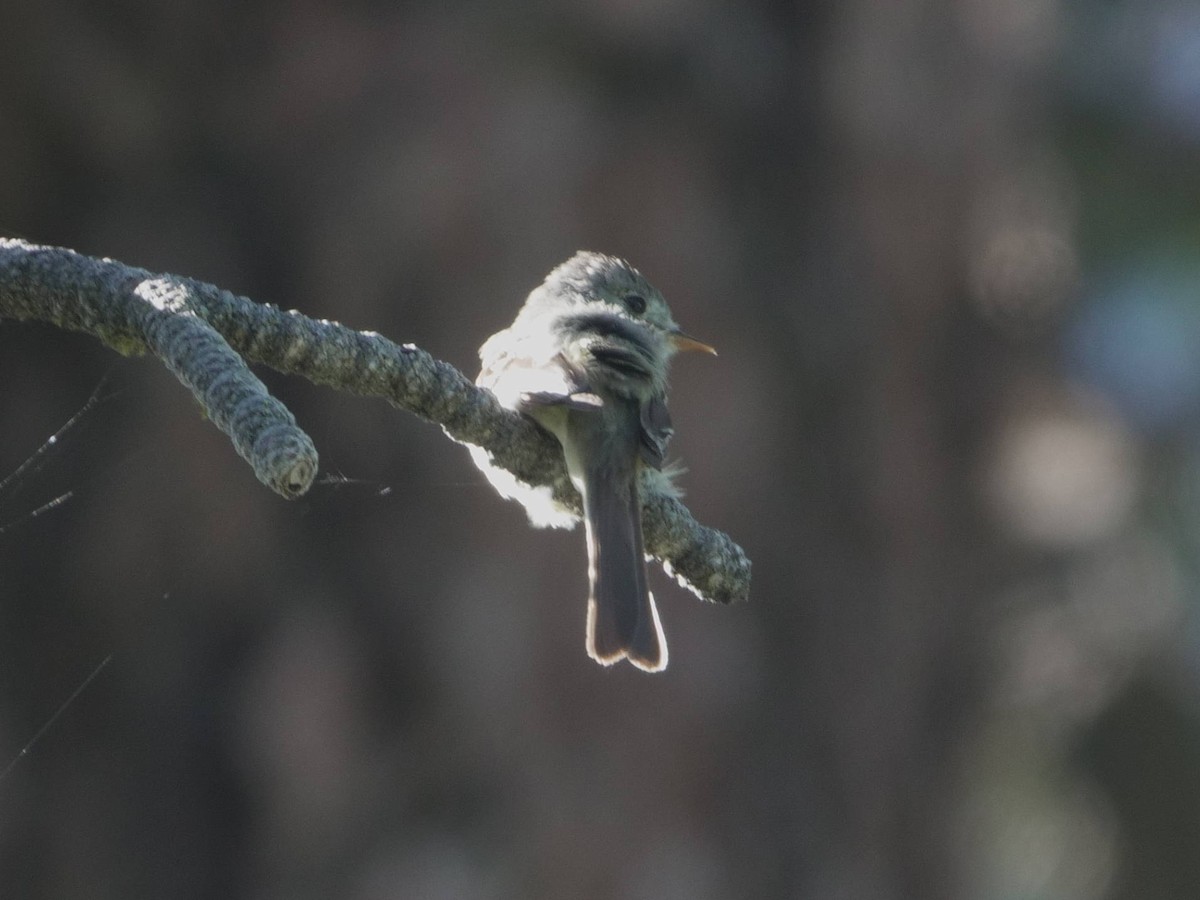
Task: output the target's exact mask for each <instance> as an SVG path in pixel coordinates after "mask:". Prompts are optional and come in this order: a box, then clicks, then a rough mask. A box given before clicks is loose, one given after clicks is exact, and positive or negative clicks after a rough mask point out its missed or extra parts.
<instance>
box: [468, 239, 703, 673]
mask: <svg viewBox="0 0 1200 900" xmlns="http://www.w3.org/2000/svg"><path fill="white" fill-rule="evenodd" d="M684 350H689V351H701V352H706V353H712V354H714V355H715V353H716V351H715V350H714V349H713V348H712V347H711V346H709V345H708V344H705V343H702V342H701V341H698V340H696V339H695V338H693V337H691V336H690V335H688V334H686V333H685V332H684V331H682V330H681V329H680V328H679V326H678V325H676V324H675V320H674V319H673V318H672V316H671V310H670V308H669V307H668V306H667V302H666V300H665V299H664V298H663V295H662V294H661V293H660V292H659V291H658V290H657V289H656V288H655V287H654V286H653V285H651V284H650V282H649V281H647V280H646V278H645V277H644V276H643V275H642V274H641V273H640V272H639V271H638V270H637V269H635V268H634V267H633V266H631V265H630V264H629V263H628V262H626V261H625V260H623V259H619V258H617V257H613V256H608V255H606V254H603V253H596V252H593V251H586V250H584V251H580V252H578V253H576V254H575V255H574V256H573V257H571V258H570V259H569V260H567V261H566V262H564V263H562V264H561V265H559V266H558V267H556V268H555V269H553V270H552V271H551V272H550V273H549V274H548V275H547V276H546V278H545V280H544V281H543V282H542V283H541V284H540V285H539V286H537V287H536V288H534V289H533V291H532V292H530V294H529V296H528V298H527V299H526V301H525V304H524V305H523V306H522V307H521V309H520V311H519V312H518V314H517V316H516V318H515V319H514V320H513V323H512V324H511V325H510V326H509V327H508V328H505V329H503V330H501V331H499V332H497V333H496V334H494V335H492V336H491V337H490V338H488V340H487V341H486V342H485V343H484V344H483V346H482V347H480V350H479V356H480V361H481V363H482V368H481V370H480V373H479V377H478V378H477V379H476V384H477V385H478V386H480V387H484V388H487V389H489V390H491V391H492V392H493V393H494V394H495V395H496V397H497V399H498V400H499V401H500V403H501V405H503V406H504V407H506V408H508V409H511V410H515V411H517V412H520V413H523V414H525V415H526V416H528V417H529V418H531V419H532V420H533V421H534V422H536V423H537V424H538V425H540V426H541V427H542V428H544V429H545V430H546V431H548V432H550V433H551V434H552V435H554V437H555V438H557V440H558V443H559V444H560V445H561V447H562V451H563V457H564V460H565V462H566V466H567V472H568V474H569V475H570V478H571V482H572V483H573V484H574V485H575V488H576V489H577V490H578V491H579V493H580V495H581V496H582V498H583V519H584V526H585V538H586V543H587V553H588V582H589V594H588V601H587V631H586V641H585V646H586V648H587V652H588V655H589V656H591V658H592V659H594V660H595V661H596V662H598V663H601V664H602V665H606V666H608V665H612V664H614V663H616V662H619V661H620V660H622V659H627V660H628V661H629V662H630V663H632V664H633V665H634V666H636V667H638V668H639V669H642V670H644V671H647V672H661V671H662V670H664V669H665V668H666V666H667V642H666V638H665V636H664V634H663V628H662V621H661V619H660V618H659V614H658V608H657V606H656V604H655V602H654V595H653V594H652V593H651V592H650V589H649V587H648V586H647V579H646V561H645V554H644V548H643V540H642V516H641V512H642V507H641V499H640V496H639V490H638V481H639V475H640V473H641V471H642V470H643V469H645V468H647V467H648V468H649V469H651V470H653V471H656V472H660V473H662V474H663V478H662V479H661V482H660V483H663V484H664V485H669V483H670V477H669V472H664V470H663V467H664V462H665V458H666V452H667V444H668V442H669V441H670V439H671V435H672V434H673V429H672V425H671V417H670V414H669V412H668V410H667V375H668V370H669V367H670V362H671V358H672V356H674V355H675V353H676V352H678V351H684ZM472 458H473V459H474V461H475V464H476V465H477V466H478V467H479V468H480V469H481V470H482V471H483V472H484V474H485V475H486V476H487V477H488V479H489V481H491V483H492V484H493V486H494V487H496V489H497V490H498V491H499V492H500V493H501V494H502V495H504V496H506V497H510V498H513V499H517V500H519V501H520V502H521V503H522V504H523V505H524V506H525V508H526V512H527V513H528V515H529V518H530V521H531V522H532V523H533V524H534V525H538V526H547V525H548V526H556V527H571V526H573V525H574V522H575V517H574V515H573V514H572V513H571V512H570V511H569V510H566V509H564V508H562V507H560V506H558V505H557V504H555V503H554V502H553V501H552V499H551V497H550V490H549V489H548V488H544V487H540V488H539V487H533V486H530V485H527V484H524V483H523V482H520V481H518V480H517V479H516V478H515V476H513V475H511V474H510V473H508V472H507V471H506V470H504V469H501V468H499V467H498V466H494V465H492V464H491V461H490V458H489V457H488V455H487V453H486V452H485V451H483V450H482V449H481V448H477V447H475V448H472Z"/></svg>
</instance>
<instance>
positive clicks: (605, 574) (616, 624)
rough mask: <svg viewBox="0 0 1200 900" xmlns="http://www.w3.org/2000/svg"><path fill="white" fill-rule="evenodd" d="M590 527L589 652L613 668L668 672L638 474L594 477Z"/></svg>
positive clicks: (589, 491) (587, 508)
mask: <svg viewBox="0 0 1200 900" xmlns="http://www.w3.org/2000/svg"><path fill="white" fill-rule="evenodd" d="M583 494H584V519H585V522H586V524H587V545H588V576H589V580H590V582H591V596H590V597H589V598H588V619H587V651H588V655H590V656H591V657H592V659H594V660H596V661H597V662H599V663H602V664H604V665H612V664H613V663H615V662H617V661H618V660H620V659H625V658H628V659H629V661H630V662H631V663H633V664H634V665H635V666H637V667H638V668H639V669H644V670H645V671H647V672H660V671H662V670H663V669H665V668H666V667H667V643H666V640H665V639H664V638H663V631H662V624H661V623H660V622H659V619H658V610H657V608H656V607H655V605H654V596H653V595H652V594H651V593H650V591H649V589H648V588H647V586H646V561H645V558H644V555H643V551H642V516H641V508H640V504H639V503H638V497H637V486H636V482H635V481H634V478H633V476H632V473H614V472H612V471H608V470H600V471H590V470H589V471H588V472H587V475H586V484H585V489H584V492H583Z"/></svg>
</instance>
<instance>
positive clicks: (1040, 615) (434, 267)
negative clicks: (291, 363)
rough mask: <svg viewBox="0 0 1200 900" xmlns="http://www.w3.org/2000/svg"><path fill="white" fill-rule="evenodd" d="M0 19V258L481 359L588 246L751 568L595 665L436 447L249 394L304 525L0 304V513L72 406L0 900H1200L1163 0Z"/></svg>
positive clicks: (1, 745) (45, 10)
mask: <svg viewBox="0 0 1200 900" xmlns="http://www.w3.org/2000/svg"><path fill="white" fill-rule="evenodd" d="M0 12H2V13H3V14H2V15H0V20H2V22H3V27H0V233H3V234H6V235H8V236H13V237H24V238H27V239H29V240H33V241H36V242H40V243H47V244H55V245H63V246H69V247H73V248H75V249H77V250H79V251H81V252H84V253H88V254H92V255H96V256H111V257H114V258H117V259H120V260H122V261H124V262H127V263H130V264H134V265H139V266H143V267H146V268H149V269H151V270H158V271H170V272H174V273H178V274H182V275H188V276H193V277H196V278H200V279H203V280H206V281H210V282H214V283H217V284H219V285H221V286H222V287H226V288H229V289H231V290H234V291H237V292H239V293H243V294H246V295H249V296H251V297H253V298H254V299H256V300H259V301H262V302H273V303H277V304H279V305H281V306H284V307H288V308H293V307H294V308H297V309H300V310H302V311H303V312H305V313H307V314H309V315H312V316H317V317H328V318H333V319H337V320H339V321H341V322H343V323H345V324H347V325H350V326H353V327H357V328H362V329H372V330H377V331H380V332H382V333H383V334H385V335H387V336H389V337H391V338H393V339H394V340H397V341H401V342H408V341H411V342H414V343H417V344H419V345H420V346H422V347H424V348H425V349H427V350H429V351H430V352H432V353H433V354H435V355H436V356H439V357H441V358H443V359H446V360H448V361H450V362H452V363H454V364H455V365H457V366H459V367H460V368H462V369H464V370H465V371H468V372H469V373H471V374H473V373H474V372H475V370H476V365H477V363H476V358H475V350H476V348H477V347H478V346H479V344H480V343H481V342H482V341H483V339H484V338H486V337H487V336H488V335H489V334H491V333H492V332H493V331H496V330H497V329H498V328H500V327H502V326H503V325H505V324H507V323H508V322H509V321H510V320H511V318H512V316H513V314H514V313H515V311H516V309H517V307H518V306H519V304H520V302H521V301H522V299H523V297H524V295H525V293H526V292H527V291H528V290H529V289H530V288H531V287H533V286H534V285H535V284H536V283H538V282H539V281H540V280H541V278H542V276H543V275H544V274H545V273H546V271H548V270H549V269H550V268H551V267H552V266H554V265H555V264H557V263H558V262H560V261H561V260H563V259H565V258H566V257H568V256H569V255H570V254H571V253H573V252H574V251H575V250H576V249H579V248H590V249H597V250H603V251H606V252H609V253H614V254H618V255H622V256H626V257H628V258H629V259H630V260H632V261H633V262H634V264H635V265H637V266H638V267H639V268H641V269H642V271H643V272H644V273H645V274H646V275H647V276H648V277H649V278H650V279H651V280H652V281H654V282H655V283H656V284H657V285H658V287H660V288H661V289H662V290H663V292H664V293H665V294H666V296H667V297H668V299H669V300H670V302H671V304H672V306H673V308H674V311H675V314H676V318H677V319H678V320H679V321H680V322H681V323H682V324H683V325H684V326H685V327H686V328H687V329H688V330H689V331H691V332H693V333H694V334H696V335H697V336H699V337H702V338H704V339H706V340H709V341H711V342H712V343H714V344H716V345H717V346H718V348H719V349H720V351H721V356H720V357H719V358H717V359H715V360H713V359H707V358H703V359H701V358H684V359H681V360H679V362H678V364H677V365H676V368H675V374H674V392H673V396H672V406H673V411H674V418H675V422H676V426H677V432H678V433H677V436H676V439H675V442H674V444H673V452H674V453H675V454H677V455H678V456H679V457H680V458H682V459H683V460H684V461H685V463H686V464H687V466H688V467H689V472H688V474H687V475H686V476H685V478H684V482H683V483H684V486H685V487H686V489H687V492H688V502H689V505H690V507H691V509H692V510H693V511H694V513H695V514H696V515H697V517H698V518H700V519H701V520H702V521H704V522H705V523H707V524H711V525H714V526H716V527H719V528H722V529H724V530H727V531H728V532H729V533H730V534H732V535H733V536H734V537H735V539H737V540H738V541H739V542H740V543H742V545H743V546H744V547H745V548H746V549H747V551H748V553H749V554H750V555H751V557H752V559H753V560H754V564H755V568H754V584H753V591H752V599H751V602H750V603H749V604H746V605H739V606H736V607H731V608H724V607H717V606H713V605H709V604H702V603H700V602H698V601H696V600H695V598H693V597H692V596H691V595H689V594H687V593H685V592H684V591H682V590H680V589H678V588H677V587H675V586H674V585H673V584H672V583H670V582H669V581H668V580H667V579H666V578H665V577H664V576H662V574H661V572H657V571H656V572H655V575H654V582H655V589H656V592H657V594H658V596H659V598H660V609H661V610H662V616H663V620H664V625H665V628H666V631H667V634H668V636H669V639H670V646H671V666H670V668H669V670H668V671H667V672H666V673H665V674H663V675H661V676H647V675H644V674H642V673H640V672H637V671H634V670H633V669H631V668H630V667H628V666H620V667H616V668H614V669H611V670H606V669H602V668H600V667H598V666H596V665H595V664H593V663H592V662H591V661H590V660H589V659H588V658H587V656H586V655H585V653H584V649H583V621H584V595H585V575H584V572H585V557H584V550H583V539H582V536H581V534H580V533H579V532H573V533H564V532H537V531H532V530H530V529H529V528H527V527H526V525H525V524H524V517H523V514H522V511H521V510H520V508H518V507H517V506H515V505H513V504H509V503H504V502H502V501H500V500H499V499H498V498H497V497H496V496H495V495H494V493H493V492H492V491H491V489H490V488H489V487H487V486H486V484H485V483H484V481H483V479H482V477H481V476H480V475H479V474H478V473H477V472H476V471H475V470H474V469H473V467H472V466H471V465H470V462H469V460H468V458H467V454H466V452H465V451H464V450H463V449H462V448H461V447H459V446H456V445H454V444H452V443H450V442H449V441H447V440H446V439H445V438H444V437H443V436H442V434H441V433H440V431H439V430H438V429H436V428H434V427H431V426H429V425H427V424H424V423H422V422H420V421H418V420H416V419H415V418H413V417H411V416H409V415H406V414H402V413H397V412H396V411H394V410H392V409H391V408H389V407H388V406H386V404H384V403H382V402H379V401H366V400H362V399H358V398H353V397H348V396H343V395H339V394H336V393H334V392H332V391H329V390H326V389H318V388H315V387H313V386H312V385H309V384H308V383H306V382H304V381H302V380H300V379H285V378H282V377H279V376H277V375H275V374H274V373H271V372H263V373H262V375H263V377H264V379H266V380H267V382H268V383H269V384H270V385H271V387H272V389H273V390H274V391H276V392H277V394H278V395H279V396H281V397H282V398H283V399H284V400H285V402H287V403H288V404H289V405H290V406H291V408H292V409H293V410H294V411H295V412H296V414H297V416H298V418H299V420H300V423H301V425H302V426H303V427H304V428H306V429H307V430H308V431H309V433H310V434H311V435H312V436H313V438H314V440H315V441H316V443H317V446H318V448H319V450H320V452H321V460H322V469H323V473H324V474H325V475H333V476H345V478H346V479H349V480H348V481H344V482H337V483H324V484H321V485H318V486H317V487H316V488H314V490H313V491H312V492H311V493H310V494H309V495H308V496H307V497H306V498H304V499H302V500H300V501H297V502H292V503H288V502H285V501H283V500H280V499H279V498H277V497H276V496H274V495H273V494H271V493H270V492H269V491H268V490H267V489H265V488H263V487H262V486H261V485H259V484H258V483H257V482H256V481H255V480H254V477H253V475H252V473H251V471H250V469H249V467H248V466H246V465H245V464H244V463H243V462H242V461H241V460H240V459H239V458H238V457H237V456H236V454H235V453H234V451H233V450H232V448H231V446H230V445H229V443H228V441H227V440H226V439H225V438H224V437H223V436H222V435H221V434H220V433H219V432H218V431H217V430H216V429H215V428H213V427H212V426H211V425H210V424H209V423H207V422H205V421H204V420H203V419H202V417H201V416H200V415H199V412H198V409H197V407H196V405H195V403H194V402H193V401H192V399H191V398H190V396H189V395H188V394H187V392H186V391H185V390H184V389H183V388H182V387H181V386H179V385H178V384H177V383H176V382H175V381H174V380H173V378H172V377H171V376H170V375H169V374H167V373H166V372H165V370H163V368H162V367H161V365H159V364H158V363H157V362H155V361H153V360H147V359H138V360H126V359H122V358H120V357H118V356H117V355H116V354H114V353H113V352H111V351H109V350H107V349H105V348H104V347H102V346H101V345H99V343H98V342H96V341H95V340H94V339H92V338H89V337H86V336H80V335H72V334H66V333H62V332H59V331H57V330H55V329H53V328H52V327H50V326H46V325H40V324H17V323H13V322H6V323H3V324H2V325H0V384H3V390H2V391H0V476H3V475H5V474H7V473H9V472H12V471H14V470H15V469H17V467H18V466H20V464H21V463H22V461H23V460H25V459H26V458H27V457H28V456H29V454H31V453H33V452H34V451H36V450H37V448H38V447H39V446H41V445H42V443H43V442H44V441H45V440H46V439H47V438H48V437H49V436H50V435H51V434H53V433H54V432H55V431H56V430H57V429H58V428H60V427H61V426H62V425H63V424H64V423H65V422H66V421H67V420H68V419H69V418H70V417H71V416H72V414H73V413H75V412H76V411H77V410H78V409H79V408H80V407H82V406H83V405H84V403H85V402H86V401H87V398H88V397H89V395H90V394H91V393H92V392H93V390H95V389H96V388H97V386H98V385H99V386H100V395H101V396H102V397H103V398H104V399H103V400H102V401H101V402H100V403H99V404H98V405H96V406H95V407H93V408H91V409H89V410H88V411H87V412H86V413H85V414H84V415H83V416H82V417H81V419H80V421H79V422H78V424H77V425H76V427H74V428H72V429H71V430H70V431H69V432H68V433H67V434H65V435H64V436H63V437H62V439H61V440H60V441H58V442H57V443H55V444H54V445H53V446H51V447H48V448H47V452H46V453H45V454H44V455H43V456H42V457H40V458H39V464H38V465H37V466H33V467H31V469H30V470H27V471H26V472H24V473H23V474H21V475H20V476H19V477H17V478H14V479H12V480H10V481H9V482H8V483H6V484H5V485H4V486H3V488H0V527H4V528H5V530H4V531H3V532H0V764H4V765H6V764H7V763H8V762H9V761H10V760H15V761H16V764H15V765H13V766H12V768H11V770H10V771H8V773H7V774H6V775H4V776H3V778H2V779H0V896H2V897H4V898H43V897H44V898H109V897H111V898H130V897H170V898H193V897H194V898H208V897H211V898H240V897H255V898H310V897H311V898H327V897H339V898H352V900H358V898H362V900H374V898H393V897H395V898H408V897H413V898H416V897H420V898H491V897H503V898H510V897H511V898H560V897H580V898H649V897H656V898H691V900H705V898H735V897H736V898H740V897H762V898H775V897H802V898H821V900H824V898H832V900H877V898H878V900H884V898H921V900H937V898H948V900H950V898H979V900H993V898H994V900H1009V898H1021V900H1060V898H1063V900H1073V898H1138V900H1156V898H1186V897H1196V896H1200V690H1198V688H1197V679H1198V677H1200V671H1198V670H1200V630H1198V628H1197V624H1198V622H1197V615H1196V601H1197V593H1198V589H1200V554H1198V552H1197V551H1198V550H1200V292H1198V288H1197V285H1198V284H1200V203H1198V202H1197V201H1198V199H1200V192H1198V188H1200V13H1198V12H1197V9H1196V7H1195V5H1194V4H1191V3H1185V2H1172V0H1150V2H1143V3H1134V2H1110V3H1080V2H1068V0H958V2H935V3H918V2H913V0H903V2H895V3H875V2H862V0H851V2H844V3H826V4H810V5H789V4H785V3H769V2H749V3H732V2H720V0H699V2H687V0H651V2H635V0H607V2H598V3H586V4H585V3H564V2H541V3H528V4H492V3H484V2H478V3H449V4H444V3H430V2H426V3H396V4H384V3H369V2H358V3H333V2H328V0H309V2H297V3H268V2H236V3H234V2H195V0H172V2H170V3H166V4H160V3H149V2H141V3H138V2H107V3H104V4H86V3H81V2H69V0H37V2H20V0H7V2H6V3H4V5H3V9H2V10H0ZM34 469H36V471H33V470H34ZM66 491H70V492H72V496H71V498H70V499H69V500H68V501H66V502H64V503H63V504H61V505H59V506H57V507H55V508H54V509H52V510H49V511H46V512H44V513H42V514H39V515H36V516H34V515H32V512H33V510H35V509H37V508H38V507H40V506H41V505H42V504H43V503H45V502H47V501H49V500H51V499H52V498H54V497H57V496H58V495H60V494H62V493H64V492H66ZM109 656H111V662H110V663H109V665H108V666H107V667H106V668H105V669H104V670H103V671H102V672H101V673H100V674H99V675H98V676H97V677H96V678H95V680H94V681H93V682H92V683H91V684H90V685H89V686H88V687H87V689H86V690H85V691H83V692H82V694H80V696H79V697H78V698H77V699H76V700H75V701H74V702H73V703H72V704H71V705H70V706H69V707H68V708H67V709H66V711H65V712H64V713H63V715H62V716H61V717H60V718H58V719H57V720H56V721H54V723H53V726H52V727H51V728H50V729H48V730H47V731H46V732H45V733H44V734H43V735H42V737H41V738H40V740H39V741H38V742H37V743H35V744H34V745H33V746H32V748H31V749H30V751H29V753H27V754H26V755H25V756H24V757H23V758H18V754H19V753H20V751H21V748H22V747H23V746H24V745H25V744H26V742H27V741H28V740H29V739H30V738H31V737H32V736H33V735H34V734H36V733H37V732H38V730H39V729H40V728H42V726H44V725H46V724H47V722H49V721H50V719H51V717H52V716H53V715H54V714H55V711H56V710H57V709H59V707H60V705H61V704H62V703H63V701H64V700H65V699H66V698H67V697H69V696H70V695H71V694H72V692H73V691H74V690H75V689H76V688H77V687H79V686H80V684H81V683H82V682H83V681H84V679H85V678H86V677H87V675H88V673H89V672H91V671H92V669H93V668H94V667H95V666H96V665H97V664H98V663H99V662H100V661H101V660H103V659H105V658H107V657H109Z"/></svg>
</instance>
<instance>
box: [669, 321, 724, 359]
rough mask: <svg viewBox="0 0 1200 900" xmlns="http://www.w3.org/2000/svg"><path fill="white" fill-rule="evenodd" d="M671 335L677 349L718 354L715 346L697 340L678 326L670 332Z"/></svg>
mask: <svg viewBox="0 0 1200 900" xmlns="http://www.w3.org/2000/svg"><path fill="white" fill-rule="evenodd" d="M669 336H670V338H671V343H672V344H674V345H675V349H676V350H679V351H684V350H698V351H700V352H701V353H711V354H712V355H713V356H716V355H717V351H716V350H715V349H714V348H712V347H710V346H709V345H708V344H705V343H703V342H701V341H698V340H696V339H695V338H694V337H692V336H691V335H690V334H684V333H683V332H682V331H680V330H679V329H678V328H676V329H675V330H674V331H671V332H669Z"/></svg>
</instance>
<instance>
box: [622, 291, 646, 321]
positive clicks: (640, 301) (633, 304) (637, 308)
mask: <svg viewBox="0 0 1200 900" xmlns="http://www.w3.org/2000/svg"><path fill="white" fill-rule="evenodd" d="M625 305H626V306H628V307H629V311H630V312H631V313H633V314H634V315H635V316H640V315H641V314H642V313H644V312H645V311H646V298H645V297H642V296H640V295H638V294H630V295H629V296H628V297H626V298H625Z"/></svg>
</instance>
